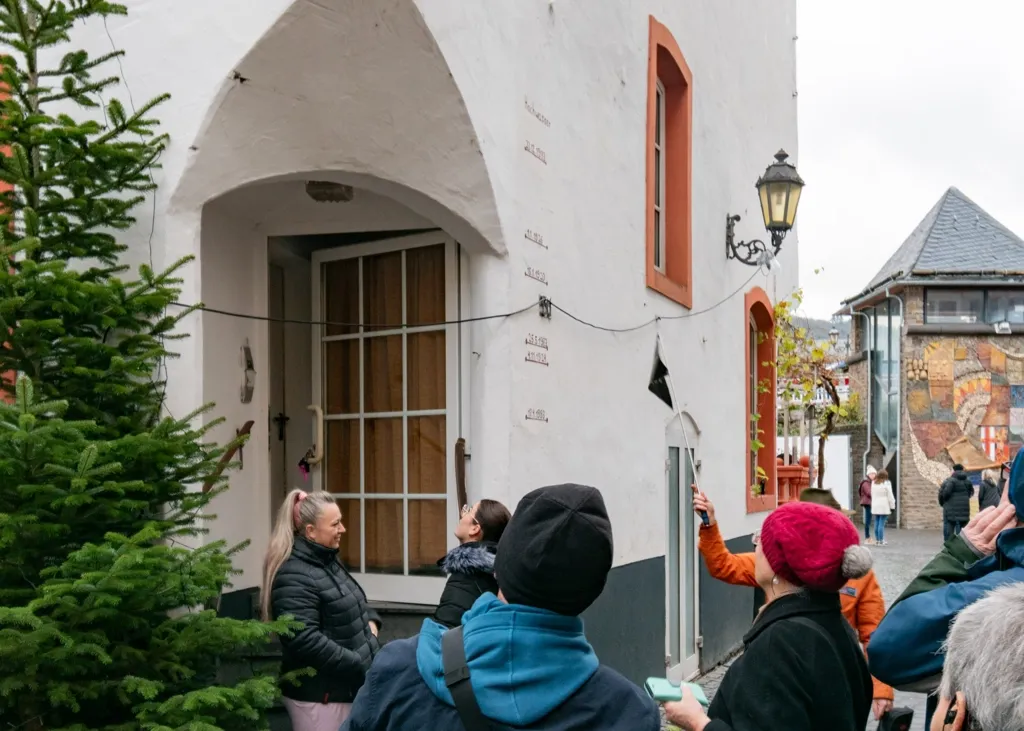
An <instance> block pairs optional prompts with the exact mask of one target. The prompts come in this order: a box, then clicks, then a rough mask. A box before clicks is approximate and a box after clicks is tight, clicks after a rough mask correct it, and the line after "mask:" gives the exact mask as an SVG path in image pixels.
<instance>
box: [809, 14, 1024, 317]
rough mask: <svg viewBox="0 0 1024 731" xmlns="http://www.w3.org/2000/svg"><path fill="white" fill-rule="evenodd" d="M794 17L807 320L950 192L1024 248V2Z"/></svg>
mask: <svg viewBox="0 0 1024 731" xmlns="http://www.w3.org/2000/svg"><path fill="white" fill-rule="evenodd" d="M797 8H798V15H797V24H798V33H799V40H798V41H797V89H798V92H799V96H798V102H799V114H800V117H799V124H800V151H799V157H798V159H797V164H798V167H799V170H800V174H801V175H802V176H803V178H804V180H805V181H806V182H807V187H806V189H805V190H804V197H803V199H802V200H801V202H800V210H799V213H798V231H799V240H800V282H801V285H802V286H803V289H804V294H805V304H804V311H805V313H806V314H808V315H811V316H815V317H827V316H829V315H831V314H832V313H833V312H835V311H836V310H837V309H838V307H839V303H840V301H841V300H843V299H846V298H848V297H851V296H853V295H855V294H857V293H858V292H860V291H861V290H862V289H863V288H864V286H865V285H867V283H868V282H869V281H870V280H871V278H872V276H874V274H875V272H877V271H878V269H879V268H881V266H882V265H883V264H884V263H885V262H886V260H887V259H888V258H889V256H890V255H891V254H892V253H893V252H894V251H895V250H896V249H897V248H898V247H899V245H900V244H902V243H903V240H904V239H905V238H906V237H907V236H908V235H909V234H910V232H911V231H913V229H914V227H915V226H916V225H917V223H918V222H919V221H920V220H921V219H922V218H923V217H924V215H925V214H926V213H927V212H928V210H929V209H930V208H931V207H932V206H933V205H934V204H935V202H936V201H937V200H938V199H939V197H940V196H941V195H942V193H943V192H944V191H945V190H946V189H947V188H948V187H950V186H955V187H957V188H959V189H960V190H961V191H963V192H964V193H965V194H966V195H967V197H969V198H971V199H972V200H974V202H975V203H977V204H979V205H980V206H981V207H982V208H984V209H985V210H987V211H988V212H989V213H990V214H992V215H993V216H995V218H997V219H998V220H999V221H1001V222H1002V223H1003V224H1004V225H1006V226H1008V227H1009V228H1010V229H1012V230H1013V231H1015V232H1016V233H1017V234H1018V235H1020V236H1021V237H1024V39H1022V36H1021V33H1022V30H1024V0H974V1H973V2H963V1H962V0H961V1H959V2H951V1H950V0H928V1H927V2H926V1H925V0H889V2H879V1H878V0H862V1H861V2H859V3H836V2H828V1H826V0H797ZM815 269H819V270H820V271H819V273H818V274H815V273H814V270H815Z"/></svg>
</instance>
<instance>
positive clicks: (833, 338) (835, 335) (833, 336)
mask: <svg viewBox="0 0 1024 731" xmlns="http://www.w3.org/2000/svg"><path fill="white" fill-rule="evenodd" d="M828 341H829V342H830V343H832V347H833V348H834V347H836V346H837V345H839V331H838V330H836V329H835V328H832V329H831V330H829V331H828Z"/></svg>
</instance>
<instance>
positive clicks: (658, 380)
mask: <svg viewBox="0 0 1024 731" xmlns="http://www.w3.org/2000/svg"><path fill="white" fill-rule="evenodd" d="M660 346H661V341H660V340H655V341H654V365H653V366H652V367H651V380H650V382H649V383H648V384H647V390H648V391H650V392H651V393H653V394H654V395H655V396H657V397H658V398H660V399H661V400H662V401H664V402H665V404H666V405H667V406H668V407H669V408H670V409H672V408H675V407H674V406H673V405H672V392H671V391H670V390H669V387H668V366H666V365H665V361H663V360H662V359H661V347H660Z"/></svg>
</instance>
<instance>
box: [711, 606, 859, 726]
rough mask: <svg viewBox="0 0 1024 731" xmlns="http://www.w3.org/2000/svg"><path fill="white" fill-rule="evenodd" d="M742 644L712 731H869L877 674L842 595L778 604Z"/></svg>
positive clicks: (719, 697) (718, 697) (714, 706)
mask: <svg viewBox="0 0 1024 731" xmlns="http://www.w3.org/2000/svg"><path fill="white" fill-rule="evenodd" d="M801 617H802V618H805V619H804V620H800V619H798V618H801ZM808 621H809V622H810V623H813V624H808V623H807V622H808ZM815 625H816V627H815ZM743 645H744V652H743V654H742V655H740V657H739V658H738V659H737V660H736V662H735V663H733V666H732V667H731V668H729V672H727V673H726V674H725V678H724V679H723V680H722V685H721V687H720V688H719V690H718V693H716V694H715V699H714V701H713V702H712V703H711V708H710V709H708V715H709V716H710V717H711V719H712V721H711V723H710V724H708V726H707V727H706V731H729V729H734V730H735V731H755V730H757V731H761V729H768V728H771V729H785V730H786V731H823V730H824V729H828V730H829V731H863V729H864V727H865V726H866V724H867V720H868V712H869V711H870V709H871V697H872V695H873V693H872V683H871V675H870V674H869V673H868V667H867V663H866V662H865V659H864V652H863V650H861V647H860V643H859V642H858V641H857V637H856V635H855V634H854V632H853V629H852V628H851V627H850V625H849V623H848V622H847V621H846V620H845V619H844V618H843V615H842V611H841V609H840V605H839V595H838V594H818V593H814V592H801V593H798V594H793V595H790V596H784V597H781V598H780V599H777V600H776V601H774V602H772V603H771V604H769V605H767V606H766V607H765V608H764V610H763V611H762V612H761V614H760V616H758V618H757V619H756V620H755V621H754V626H753V627H751V629H750V631H749V632H747V634H746V636H745V637H744V638H743Z"/></svg>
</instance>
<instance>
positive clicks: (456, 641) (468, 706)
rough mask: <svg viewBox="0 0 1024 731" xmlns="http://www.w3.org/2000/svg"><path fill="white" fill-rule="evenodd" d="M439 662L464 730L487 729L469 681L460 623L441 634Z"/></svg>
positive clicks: (488, 725) (486, 723)
mask: <svg viewBox="0 0 1024 731" xmlns="http://www.w3.org/2000/svg"><path fill="white" fill-rule="evenodd" d="M441 662H442V663H443V665H444V684H445V686H446V687H447V688H448V692H449V693H451V694H452V700H453V701H455V710H456V711H458V712H459V718H460V719H462V725H463V726H465V727H466V731H488V730H489V729H490V727H491V725H490V724H489V723H488V722H487V719H486V718H485V717H484V714H483V712H482V711H481V710H480V704H478V703H477V702H476V695H475V694H474V693H473V686H472V685H471V684H470V682H469V663H468V662H467V661H466V645H465V643H464V642H463V637H462V625H459V626H458V627H453V628H452V629H450V630H448V631H447V632H445V633H444V634H443V635H442V636H441Z"/></svg>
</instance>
